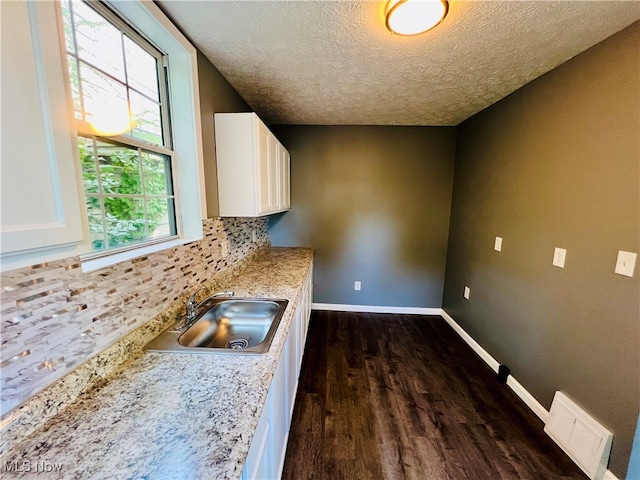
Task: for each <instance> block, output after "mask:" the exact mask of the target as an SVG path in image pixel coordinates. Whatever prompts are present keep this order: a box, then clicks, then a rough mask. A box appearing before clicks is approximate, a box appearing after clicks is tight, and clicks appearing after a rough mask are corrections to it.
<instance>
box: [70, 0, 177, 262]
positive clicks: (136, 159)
mask: <svg viewBox="0 0 640 480" xmlns="http://www.w3.org/2000/svg"><path fill="white" fill-rule="evenodd" d="M63 18H64V23H65V40H66V42H65V44H66V50H67V59H68V62H69V74H70V75H69V76H70V80H71V90H72V93H73V101H74V105H73V106H74V111H75V116H76V118H78V121H79V123H78V128H79V132H78V133H79V135H78V147H79V151H80V160H81V165H82V175H83V180H84V186H85V195H86V203H87V213H88V218H89V227H90V233H91V242H92V247H93V251H94V252H96V253H100V252H103V251H106V250H108V251H109V252H108V253H112V252H113V253H116V252H120V251H123V250H127V249H129V248H132V247H138V246H140V245H141V244H145V245H146V244H152V243H157V242H160V241H166V240H168V239H171V238H176V237H177V236H178V231H179V225H178V222H177V211H176V201H177V199H176V196H175V192H174V189H173V178H172V165H173V160H174V159H173V151H172V150H171V148H172V141H171V130H170V123H169V102H168V82H167V77H166V71H165V68H166V67H165V64H164V62H163V59H164V56H163V54H162V53H161V52H159V51H158V50H156V49H155V48H154V47H153V46H152V45H150V44H149V43H148V42H147V41H146V40H145V39H143V38H142V37H141V36H140V35H139V34H138V33H137V32H136V31H135V30H133V29H132V28H131V27H130V26H129V25H128V24H126V22H124V21H123V20H122V19H120V18H119V17H118V16H117V15H116V14H115V13H113V12H112V11H111V10H109V8H108V7H106V6H104V5H102V4H100V3H97V2H95V3H94V2H92V3H91V5H88V4H87V3H85V2H81V1H79V0H63ZM118 99H120V100H119V101H120V102H121V104H123V105H124V104H126V107H127V115H128V118H129V119H130V120H136V122H135V123H133V122H132V123H131V124H130V126H129V130H128V131H127V132H126V133H125V134H121V135H118V134H116V135H115V136H113V137H112V138H107V137H104V136H101V135H100V134H98V135H95V134H94V133H91V132H92V130H87V128H88V127H91V129H93V127H92V126H91V123H90V121H91V120H93V118H92V117H90V115H94V116H95V115H96V110H95V104H96V103H97V102H100V101H102V102H103V103H105V104H109V103H110V102H111V103H116V101H118ZM114 100H115V101H114ZM120 118H123V116H121V117H120ZM96 131H98V130H96Z"/></svg>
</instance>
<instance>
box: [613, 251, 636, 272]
mask: <svg viewBox="0 0 640 480" xmlns="http://www.w3.org/2000/svg"><path fill="white" fill-rule="evenodd" d="M637 258H638V254H637V253H633V252H625V251H623V250H619V251H618V261H617V262H616V270H615V272H616V273H617V274H618V275H624V276H625V277H633V271H634V270H635V268H636V259H637Z"/></svg>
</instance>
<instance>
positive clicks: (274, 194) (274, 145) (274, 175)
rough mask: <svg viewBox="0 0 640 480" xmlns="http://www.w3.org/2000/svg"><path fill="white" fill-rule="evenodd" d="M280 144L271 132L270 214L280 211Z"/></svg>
mask: <svg viewBox="0 0 640 480" xmlns="http://www.w3.org/2000/svg"><path fill="white" fill-rule="evenodd" d="M279 145H280V142H278V139H277V138H276V137H274V136H273V134H272V133H271V132H269V159H268V161H269V212H277V211H279V210H280V204H279V202H278V190H279V188H280V184H281V181H280V162H279V161H278V151H279V148H280V147H279Z"/></svg>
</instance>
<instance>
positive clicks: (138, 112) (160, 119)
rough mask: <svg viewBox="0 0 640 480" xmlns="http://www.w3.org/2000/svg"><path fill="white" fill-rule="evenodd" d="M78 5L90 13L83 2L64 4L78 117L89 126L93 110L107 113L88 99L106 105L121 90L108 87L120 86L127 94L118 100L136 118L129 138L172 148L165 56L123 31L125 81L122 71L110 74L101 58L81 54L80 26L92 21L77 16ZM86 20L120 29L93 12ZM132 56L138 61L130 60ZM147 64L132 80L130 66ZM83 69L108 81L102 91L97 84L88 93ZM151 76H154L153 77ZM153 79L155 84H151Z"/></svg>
mask: <svg viewBox="0 0 640 480" xmlns="http://www.w3.org/2000/svg"><path fill="white" fill-rule="evenodd" d="M78 5H81V6H82V7H81V8H83V9H86V10H87V11H89V10H88V9H89V8H90V7H88V6H85V4H84V3H82V2H78V1H69V0H67V1H65V3H64V7H65V8H64V10H65V14H64V19H65V23H67V22H68V24H65V31H66V32H69V31H70V32H71V33H72V35H71V39H69V38H67V42H66V44H67V47H68V48H67V54H68V57H69V65H70V68H69V71H70V72H69V73H70V76H71V80H72V89H73V90H74V95H77V96H78V97H79V99H78V100H76V102H75V103H76V104H79V105H78V106H79V107H80V111H79V112H77V111H76V116H77V117H79V118H80V119H81V120H84V121H86V122H89V119H88V118H87V113H88V111H90V109H93V110H95V109H97V108H103V109H104V108H105V107H104V106H96V105H93V106H91V105H87V98H89V99H90V100H93V102H94V103H104V102H105V101H104V98H102V97H103V96H105V95H109V94H113V90H115V89H117V87H116V88H113V87H111V88H108V87H106V88H105V85H106V84H108V82H109V81H111V82H115V83H116V84H117V85H119V86H121V87H122V88H123V92H122V93H121V94H118V95H117V96H116V97H117V98H121V99H122V101H123V102H126V109H127V112H128V115H129V118H131V117H132V116H134V117H135V118H134V119H133V120H135V123H134V124H132V125H131V127H130V129H129V131H128V133H127V135H131V136H132V137H134V138H140V139H141V140H143V141H145V142H149V143H151V144H156V145H162V146H169V147H170V144H171V142H170V131H169V129H168V126H169V122H168V120H167V113H168V112H167V111H166V110H167V102H166V95H165V94H164V92H163V89H162V88H160V87H161V85H164V83H163V78H164V69H163V67H162V58H163V56H162V54H161V53H160V52H157V51H155V50H153V47H151V46H150V45H145V47H144V48H143V47H142V46H140V44H139V42H140V41H143V40H139V41H136V40H135V39H134V38H132V37H131V36H130V35H128V34H127V33H125V32H123V31H120V32H119V41H118V42H117V43H118V48H117V49H118V50H119V54H120V60H121V62H120V63H121V67H122V68H121V70H122V76H123V78H119V77H118V73H119V70H120V67H114V69H113V71H108V70H107V69H105V68H104V67H103V66H102V65H98V64H97V61H98V60H99V58H100V57H99V56H96V55H83V54H82V53H81V51H80V47H79V39H78V32H77V28H79V27H78V23H82V20H84V23H89V22H90V20H87V19H84V18H82V19H81V17H78V15H76V12H75V11H74V6H78ZM85 7H86V8H85ZM78 8H80V6H78ZM67 10H68V12H67ZM86 16H93V18H94V20H95V19H98V18H101V19H103V21H100V22H97V21H94V25H93V26H96V25H98V23H99V24H100V25H102V24H104V25H107V26H108V28H116V27H115V26H114V25H112V24H111V21H110V20H109V19H108V18H106V17H105V16H104V15H102V14H101V13H99V12H93V13H92V14H91V15H86ZM85 27H86V25H85ZM96 29H97V30H100V28H98V27H96ZM95 36H96V37H99V35H98V34H96V35H95ZM102 37H109V35H108V34H105V35H102ZM111 37H113V35H111ZM85 38H86V36H85ZM93 44H97V43H96V42H93ZM69 47H71V49H69ZM110 51H111V49H104V48H103V49H102V50H101V52H100V53H104V52H110ZM145 55H146V56H145ZM108 56H113V54H112V53H108ZM130 56H132V57H134V58H132V59H130V58H129V57H130ZM92 59H94V60H95V61H92ZM145 61H146V63H147V66H148V68H147V71H146V72H143V71H142V70H141V69H138V72H143V73H137V76H138V77H139V78H138V79H133V78H131V75H130V73H129V70H130V69H129V64H130V63H131V64H136V63H138V64H140V63H145ZM113 64H114V62H113V61H111V62H106V63H105V65H106V66H110V65H113ZM72 65H75V68H73V67H72ZM82 66H85V67H84V69H85V74H86V73H88V72H89V71H87V70H86V68H87V67H88V68H90V69H91V70H93V71H95V72H97V73H98V75H99V76H103V77H104V80H103V81H102V84H103V85H102V89H101V90H98V91H96V89H99V88H100V86H98V85H94V84H91V85H92V87H93V88H90V89H89V90H87V87H88V85H87V86H85V78H84V77H85V76H86V75H83V72H82V70H83V68H82ZM151 72H153V75H152V73H151ZM152 76H153V80H151V78H152ZM94 77H95V76H94ZM142 79H144V80H146V81H147V84H146V85H145V84H144V82H143V81H142ZM105 82H106V83H105ZM135 83H137V84H138V85H140V87H141V88H138V87H137V86H136V85H135ZM75 90H77V93H76V92H75ZM92 90H93V96H91V95H90V96H89V97H87V95H88V94H90V92H91V91H92ZM145 90H146V91H145ZM101 92H104V95H101ZM149 92H152V93H153V94H155V98H154V97H152V96H150V95H149ZM132 95H133V97H134V98H138V99H139V100H137V101H133V99H132ZM116 97H114V98H116ZM117 98H116V100H117ZM116 103H117V102H116Z"/></svg>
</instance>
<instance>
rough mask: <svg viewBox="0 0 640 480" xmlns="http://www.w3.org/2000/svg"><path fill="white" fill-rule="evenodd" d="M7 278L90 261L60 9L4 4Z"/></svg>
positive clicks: (1, 228) (1, 217) (0, 227)
mask: <svg viewBox="0 0 640 480" xmlns="http://www.w3.org/2000/svg"><path fill="white" fill-rule="evenodd" d="M0 3H1V7H0V8H1V12H2V13H1V22H2V30H1V31H2V56H1V58H2V66H1V70H2V90H1V96H2V134H1V139H2V140H1V142H2V143H1V145H2V155H1V168H2V180H1V185H2V188H1V201H2V203H1V214H0V222H1V223H0V233H1V238H2V254H1V259H2V262H1V265H2V270H10V269H12V268H18V267H22V266H27V265H31V264H35V263H39V262H43V261H49V260H54V259H56V258H63V257H66V256H69V255H73V254H78V253H84V252H85V251H86V250H88V245H87V243H84V245H82V244H83V242H84V241H85V238H87V237H88V233H87V232H86V230H85V228H86V227H85V225H86V222H85V220H84V193H83V190H82V184H81V180H80V172H79V161H78V159H77V151H76V146H75V145H76V143H75V133H74V132H75V130H74V128H73V113H72V110H71V108H72V107H71V100H70V94H69V90H68V88H67V81H66V78H67V77H66V72H65V66H66V63H65V60H64V52H63V51H62V45H63V43H62V42H61V40H60V39H61V35H62V31H61V25H60V24H59V23H58V22H59V20H60V12H59V10H58V9H59V5H57V2H0Z"/></svg>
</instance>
